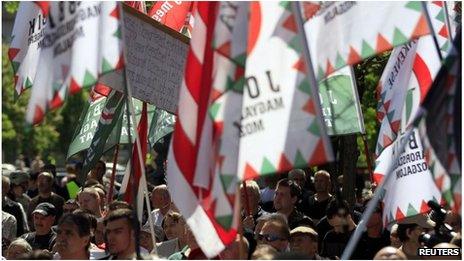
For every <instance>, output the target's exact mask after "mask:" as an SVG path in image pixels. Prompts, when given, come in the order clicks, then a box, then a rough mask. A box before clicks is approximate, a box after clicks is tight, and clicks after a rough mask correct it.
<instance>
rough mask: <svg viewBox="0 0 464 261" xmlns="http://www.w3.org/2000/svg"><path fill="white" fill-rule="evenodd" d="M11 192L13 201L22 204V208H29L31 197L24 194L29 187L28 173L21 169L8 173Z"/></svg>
mask: <svg viewBox="0 0 464 261" xmlns="http://www.w3.org/2000/svg"><path fill="white" fill-rule="evenodd" d="M10 182H11V190H10V191H11V194H12V195H13V197H14V201H16V202H18V203H19V204H21V205H22V207H23V209H29V203H30V202H31V198H30V197H29V196H28V195H27V194H26V191H27V188H28V187H29V174H27V173H26V172H22V171H15V172H12V173H11V174H10Z"/></svg>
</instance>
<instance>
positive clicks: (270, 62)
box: [236, 2, 333, 179]
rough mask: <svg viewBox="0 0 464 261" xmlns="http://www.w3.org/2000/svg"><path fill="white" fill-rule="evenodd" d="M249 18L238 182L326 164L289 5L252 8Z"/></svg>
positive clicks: (324, 141) (327, 153) (327, 151)
mask: <svg viewBox="0 0 464 261" xmlns="http://www.w3.org/2000/svg"><path fill="white" fill-rule="evenodd" d="M250 12H251V14H250V27H249V30H250V32H249V39H248V49H247V60H246V66H245V88H244V91H243V92H244V95H243V105H242V118H241V121H240V123H239V124H237V125H236V128H237V130H238V131H239V133H240V151H239V169H238V173H239V178H240V179H254V178H256V177H258V176H260V175H266V174H274V173H279V172H284V171H288V170H290V169H292V168H305V167H307V166H314V165H318V164H323V163H326V162H328V161H331V160H332V159H333V156H332V149H331V146H330V143H329V140H328V136H327V133H326V132H325V127H324V126H323V121H322V115H320V114H319V113H320V110H318V109H316V108H317V107H316V106H317V105H315V104H317V103H315V101H314V98H315V97H314V96H315V94H313V93H311V88H310V84H309V82H308V80H307V77H306V73H305V70H306V67H305V64H304V60H303V55H302V51H301V43H300V40H301V39H300V38H299V35H298V32H297V28H296V25H295V21H294V17H293V14H292V12H291V7H290V2H281V3H277V2H273V3H270V2H266V3H264V2H252V3H250ZM264 148H265V149H264Z"/></svg>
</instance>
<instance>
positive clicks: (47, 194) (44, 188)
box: [27, 172, 64, 224]
mask: <svg viewBox="0 0 464 261" xmlns="http://www.w3.org/2000/svg"><path fill="white" fill-rule="evenodd" d="M52 187H53V175H52V174H51V173H49V172H42V173H40V174H39V176H38V178H37V188H38V189H39V195H37V196H36V197H34V198H33V199H32V200H31V203H30V204H29V209H28V211H27V213H28V215H27V216H28V218H29V219H30V222H29V223H30V224H32V215H31V214H32V211H34V210H35V208H36V207H37V205H39V204H40V203H43V202H48V203H50V204H52V205H53V206H55V211H56V213H55V214H56V220H55V221H58V219H59V218H60V217H61V215H62V214H63V205H64V199H63V198H62V197H61V196H59V195H57V194H55V193H54V192H52Z"/></svg>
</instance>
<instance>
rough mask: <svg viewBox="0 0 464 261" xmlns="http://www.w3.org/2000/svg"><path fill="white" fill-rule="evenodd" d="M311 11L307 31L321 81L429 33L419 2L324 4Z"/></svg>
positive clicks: (308, 16)
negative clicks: (333, 73) (363, 60)
mask: <svg viewBox="0 0 464 261" xmlns="http://www.w3.org/2000/svg"><path fill="white" fill-rule="evenodd" d="M310 7H311V6H310ZM308 10H312V12H310V13H309V15H308V14H306V18H307V19H309V20H308V21H307V22H306V23H305V32H306V36H307V37H308V45H309V50H310V52H311V54H312V57H311V58H312V66H313V68H314V69H315V70H316V76H317V78H318V79H322V78H324V77H325V76H327V75H329V74H331V73H332V72H333V71H335V70H338V69H340V68H341V67H343V66H345V65H353V64H356V63H358V62H360V61H361V60H362V59H365V58H367V57H370V56H372V55H375V54H377V53H381V52H384V51H387V50H390V49H392V48H393V47H395V46H398V45H402V44H405V43H407V42H408V41H410V40H411V39H413V38H417V37H419V36H422V35H425V34H428V33H429V31H428V27H427V22H426V19H425V16H424V15H423V14H422V6H421V2H419V1H409V2H404V1H402V2H396V1H395V2H393V1H390V2H381V1H380V2H379V1H377V2H369V1H366V2H353V1H349V2H322V3H321V4H320V6H319V8H318V9H317V8H309V9H308ZM314 10H317V11H314Z"/></svg>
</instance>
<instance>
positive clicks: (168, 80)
mask: <svg viewBox="0 0 464 261" xmlns="http://www.w3.org/2000/svg"><path fill="white" fill-rule="evenodd" d="M123 10H124V15H123V17H124V18H123V21H124V26H123V30H124V32H123V35H124V40H125V41H124V43H125V44H126V58H127V62H126V75H127V77H128V80H129V85H130V88H131V90H132V97H134V98H137V99H139V100H141V101H145V102H148V103H150V104H153V105H155V106H157V107H159V108H161V109H164V110H166V111H168V112H171V113H175V111H176V109H177V101H178V96H179V88H180V86H181V84H182V76H183V73H184V71H183V70H184V65H185V60H186V58H187V48H188V41H189V40H188V38H187V37H186V36H184V35H182V34H180V33H178V32H176V31H174V30H172V29H170V28H168V27H166V26H164V25H162V24H160V23H158V22H156V21H155V20H153V19H152V18H150V17H149V16H147V15H144V14H142V13H140V12H138V11H136V10H134V9H133V8H131V7H129V6H124V8H123ZM101 82H102V83H104V84H105V85H108V86H110V87H111V88H113V89H115V90H118V91H120V92H124V84H125V81H124V79H123V75H122V72H121V71H119V72H118V73H112V74H110V75H105V76H104V77H102V78H101Z"/></svg>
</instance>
